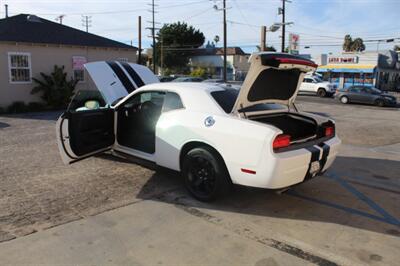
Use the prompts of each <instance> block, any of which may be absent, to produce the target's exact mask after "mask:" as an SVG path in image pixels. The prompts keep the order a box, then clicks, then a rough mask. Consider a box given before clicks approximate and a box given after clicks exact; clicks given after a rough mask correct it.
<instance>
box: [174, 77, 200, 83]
mask: <svg viewBox="0 0 400 266" xmlns="http://www.w3.org/2000/svg"><path fill="white" fill-rule="evenodd" d="M203 80H204V79H202V78H198V77H179V78H176V79H174V80H173V81H172V82H202V81H203Z"/></svg>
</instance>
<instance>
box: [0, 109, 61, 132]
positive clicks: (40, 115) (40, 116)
mask: <svg viewBox="0 0 400 266" xmlns="http://www.w3.org/2000/svg"><path fill="white" fill-rule="evenodd" d="M63 112H64V111H63V110H59V111H49V112H33V113H22V114H6V115H0V119H1V118H20V119H35V120H53V121H57V119H58V118H59V117H60V115H61V114H62V113H63ZM0 128H1V125H0Z"/></svg>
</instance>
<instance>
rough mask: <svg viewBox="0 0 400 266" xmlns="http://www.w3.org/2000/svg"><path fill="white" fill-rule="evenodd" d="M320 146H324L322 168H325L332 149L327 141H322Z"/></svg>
mask: <svg viewBox="0 0 400 266" xmlns="http://www.w3.org/2000/svg"><path fill="white" fill-rule="evenodd" d="M318 146H319V147H321V148H322V159H321V169H324V166H325V164H326V161H327V160H328V156H329V152H330V151H331V148H330V147H329V145H328V144H325V143H320V144H319V145H318Z"/></svg>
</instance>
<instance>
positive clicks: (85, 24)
mask: <svg viewBox="0 0 400 266" xmlns="http://www.w3.org/2000/svg"><path fill="white" fill-rule="evenodd" d="M91 18H92V17H91V16H84V15H82V26H83V27H86V32H89V27H91V26H92V25H91V24H90V23H92V21H91Z"/></svg>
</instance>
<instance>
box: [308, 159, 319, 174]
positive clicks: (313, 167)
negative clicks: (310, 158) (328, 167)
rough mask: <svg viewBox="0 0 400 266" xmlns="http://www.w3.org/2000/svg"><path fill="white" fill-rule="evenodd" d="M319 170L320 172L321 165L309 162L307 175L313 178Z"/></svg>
mask: <svg viewBox="0 0 400 266" xmlns="http://www.w3.org/2000/svg"><path fill="white" fill-rule="evenodd" d="M320 170H321V164H320V162H319V161H315V162H311V165H310V171H309V173H310V174H311V175H312V176H315V175H316V174H318V173H319V171H320Z"/></svg>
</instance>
